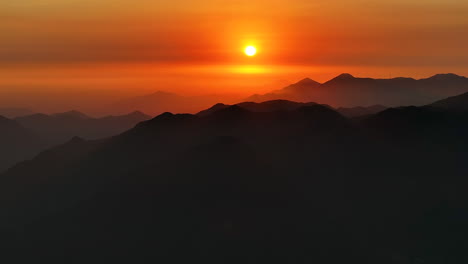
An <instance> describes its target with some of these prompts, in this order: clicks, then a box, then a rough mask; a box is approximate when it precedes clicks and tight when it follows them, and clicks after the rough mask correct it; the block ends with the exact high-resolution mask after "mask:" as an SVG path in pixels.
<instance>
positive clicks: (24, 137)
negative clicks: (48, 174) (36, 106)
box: [0, 116, 45, 172]
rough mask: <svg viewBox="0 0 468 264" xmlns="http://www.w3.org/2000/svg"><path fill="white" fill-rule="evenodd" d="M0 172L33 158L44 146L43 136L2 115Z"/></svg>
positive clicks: (0, 117) (0, 120) (0, 124)
mask: <svg viewBox="0 0 468 264" xmlns="http://www.w3.org/2000/svg"><path fill="white" fill-rule="evenodd" d="M0 146H1V147H0V172H3V171H4V170H6V169H7V168H8V167H10V166H13V165H14V164H15V163H17V162H20V161H23V160H25V159H29V158H32V157H33V155H34V154H35V153H36V152H37V151H38V150H39V149H40V148H42V147H45V144H43V142H42V140H41V138H40V137H39V136H37V135H36V134H34V133H33V132H32V131H30V130H28V129H26V128H24V127H22V126H21V125H19V124H18V123H17V122H15V121H13V120H11V119H8V118H5V117H3V116H0Z"/></svg>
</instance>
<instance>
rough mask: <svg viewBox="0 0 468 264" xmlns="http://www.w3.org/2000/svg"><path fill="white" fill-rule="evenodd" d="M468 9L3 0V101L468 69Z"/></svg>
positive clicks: (302, 1) (455, 0)
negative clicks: (251, 49)
mask: <svg viewBox="0 0 468 264" xmlns="http://www.w3.org/2000/svg"><path fill="white" fill-rule="evenodd" d="M466 14H468V1H459V0H412V1H411V0H391V1H390V0H378V1H377V0H315V1H311V0H289V1H279V0H236V1H234V0H232V1H228V0H224V1H222V0H211V1H208V0H171V1H158V0H132V1H129V0H15V1H2V3H1V4H0V33H1V37H0V40H1V41H0V105H2V106H25V107H31V106H32V105H36V106H37V107H38V108H42V109H44V110H45V111H55V110H60V109H62V108H67V107H73V106H74V105H78V104H88V105H89V106H90V107H91V106H92V105H93V104H99V101H100V100H102V98H106V100H109V101H110V100H114V99H115V100H117V99H119V98H123V97H125V96H133V95H143V94H146V93H151V92H154V91H158V90H162V91H169V92H176V93H182V94H188V95H200V94H230V95H239V96H243V95H250V94H253V93H261V92H267V91H270V90H273V89H278V88H280V87H281V86H284V84H286V83H288V82H295V81H297V80H299V79H302V78H304V77H310V78H313V79H315V80H317V81H326V80H327V79H330V78H332V77H334V76H336V75H338V74H340V73H342V72H349V73H352V74H354V75H356V76H365V77H384V78H387V77H396V76H410V77H416V78H419V77H428V76H430V75H432V74H435V73H441V72H453V73H457V74H460V75H468V52H467V47H468V34H467V32H468V16H467V15H466ZM246 45H254V46H256V47H257V49H258V54H257V55H256V56H253V57H247V56H245V54H243V49H244V48H245V46H246ZM52 101H53V102H54V103H53V104H51V102H52ZM57 101H60V103H57Z"/></svg>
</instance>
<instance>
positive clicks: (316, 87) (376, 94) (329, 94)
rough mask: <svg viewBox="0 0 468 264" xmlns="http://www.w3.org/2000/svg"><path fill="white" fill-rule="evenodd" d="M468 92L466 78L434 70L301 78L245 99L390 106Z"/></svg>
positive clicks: (421, 102)
mask: <svg viewBox="0 0 468 264" xmlns="http://www.w3.org/2000/svg"><path fill="white" fill-rule="evenodd" d="M464 92H468V78H466V77H463V76H458V75H455V74H437V75H434V76H432V77H429V78H425V79H419V80H416V79H413V78H403V77H398V78H392V79H372V78H358V77H354V76H352V75H351V74H347V73H344V74H341V75H339V76H337V77H335V78H333V79H331V80H329V81H327V82H325V83H323V84H319V83H317V82H310V84H309V82H307V81H304V82H303V81H300V82H298V83H296V84H292V85H290V86H288V87H285V88H284V89H282V90H277V91H273V92H270V93H267V94H264V95H258V94H256V95H253V96H251V97H249V98H247V99H246V101H254V102H263V101H269V100H277V99H283V100H291V101H296V102H321V103H325V104H329V105H332V106H336V107H337V106H340V107H346V108H350V107H356V106H363V105H371V104H380V105H386V106H391V107H396V106H402V105H419V106H422V105H426V104H429V103H432V102H434V101H437V100H440V99H443V98H446V97H449V96H454V95H457V94H461V93H464Z"/></svg>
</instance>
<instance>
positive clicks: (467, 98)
mask: <svg viewBox="0 0 468 264" xmlns="http://www.w3.org/2000/svg"><path fill="white" fill-rule="evenodd" d="M430 106H432V107H436V108H440V109H445V110H450V111H460V112H468V93H464V94H461V95H457V96H452V97H449V98H446V99H443V100H440V101H437V102H435V103H432V104H431V105H430Z"/></svg>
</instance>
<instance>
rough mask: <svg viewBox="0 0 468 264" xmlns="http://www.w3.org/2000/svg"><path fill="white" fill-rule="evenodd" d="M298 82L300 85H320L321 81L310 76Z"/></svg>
mask: <svg viewBox="0 0 468 264" xmlns="http://www.w3.org/2000/svg"><path fill="white" fill-rule="evenodd" d="M296 84H299V85H320V83H319V82H317V81H314V80H312V79H310V78H304V79H302V80H300V81H298V82H297V83H296Z"/></svg>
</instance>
